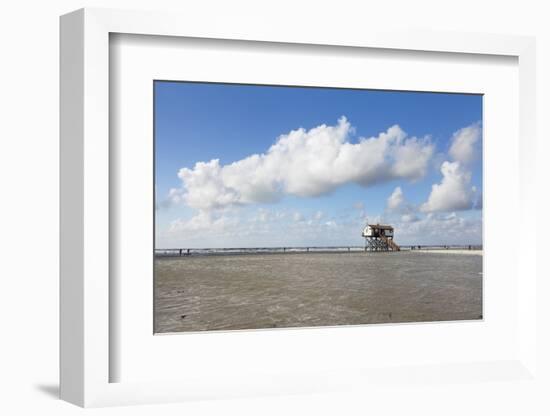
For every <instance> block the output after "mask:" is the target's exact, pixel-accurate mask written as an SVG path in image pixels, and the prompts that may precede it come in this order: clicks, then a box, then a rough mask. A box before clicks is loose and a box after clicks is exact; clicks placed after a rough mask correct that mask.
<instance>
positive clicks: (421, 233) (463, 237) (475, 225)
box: [394, 212, 482, 245]
mask: <svg viewBox="0 0 550 416" xmlns="http://www.w3.org/2000/svg"><path fill="white" fill-rule="evenodd" d="M404 217H405V216H404ZM394 227H395V234H396V235H395V238H396V241H397V243H398V244H402V245H407V244H415V245H417V244H481V241H482V239H481V230H482V222H481V218H479V217H477V216H476V217H474V218H464V217H462V216H460V215H458V214H457V213H456V212H451V213H448V214H443V213H439V214H437V213H429V214H427V215H424V216H422V218H418V217H416V216H414V218H402V219H401V221H400V222H397V223H395V224H394Z"/></svg>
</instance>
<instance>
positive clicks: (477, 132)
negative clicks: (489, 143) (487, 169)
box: [449, 123, 481, 164]
mask: <svg viewBox="0 0 550 416" xmlns="http://www.w3.org/2000/svg"><path fill="white" fill-rule="evenodd" d="M480 138H481V124H480V123H475V124H472V125H470V126H468V127H464V128H462V129H460V130H458V131H456V132H455V133H454V134H453V137H452V138H451V147H450V149H449V155H450V156H451V157H452V158H453V159H454V160H455V161H458V162H460V163H462V164H468V163H470V162H472V161H473V160H474V159H475V158H476V157H477V156H478V150H479V149H478V146H477V144H478V142H479V139H480Z"/></svg>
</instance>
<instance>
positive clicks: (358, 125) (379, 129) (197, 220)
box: [154, 81, 482, 248]
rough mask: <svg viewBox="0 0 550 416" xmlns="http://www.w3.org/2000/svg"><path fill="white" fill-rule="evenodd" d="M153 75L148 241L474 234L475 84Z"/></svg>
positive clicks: (444, 238) (227, 242)
mask: <svg viewBox="0 0 550 416" xmlns="http://www.w3.org/2000/svg"><path fill="white" fill-rule="evenodd" d="M154 88H155V177H156V204H157V209H156V246H157V247H159V248H162V247H220V246H221V247H228V246H231V247H245V246H279V245H287V246H289V245H313V244H315V245H319V246H322V245H361V244H362V239H361V237H360V233H361V227H362V224H363V223H364V222H365V221H366V219H368V220H369V221H370V222H372V221H381V222H382V221H383V222H390V223H392V224H394V225H395V227H396V241H397V242H398V243H402V244H430V243H432V244H479V243H481V212H482V211H481V209H480V208H481V207H480V201H481V196H482V155H481V147H482V146H481V141H482V138H481V130H482V129H481V120H482V97H481V96H480V95H466V94H442V93H417V92H394V91H373V90H351V89H330V88H300V87H278V86H253V85H235V84H205V83H185V82H164V81H163V82H159V81H157V82H155V85H154ZM291 132H294V133H291ZM274 145H276V146H274ZM272 146H274V147H272ZM270 149H271V150H270ZM215 160H218V161H217V162H215V163H214V162H213V161H215ZM434 186H435V187H436V188H437V189H435V190H434V188H433V187H434ZM392 195H393V197H392Z"/></svg>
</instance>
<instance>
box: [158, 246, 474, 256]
mask: <svg viewBox="0 0 550 416" xmlns="http://www.w3.org/2000/svg"><path fill="white" fill-rule="evenodd" d="M400 248H401V250H402V251H413V250H481V249H482V247H481V246H480V245H401V246H400ZM363 251H365V247H364V246H331V247H326V246H325V247H321V246H319V247H315V246H310V247H231V248H229V247H226V248H157V249H155V256H158V257H174V256H176V257H184V256H207V255H237V254H293V253H357V252H363Z"/></svg>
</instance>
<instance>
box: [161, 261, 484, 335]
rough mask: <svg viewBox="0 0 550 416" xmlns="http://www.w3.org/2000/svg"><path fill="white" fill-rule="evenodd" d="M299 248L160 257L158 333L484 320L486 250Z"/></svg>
mask: <svg viewBox="0 0 550 416" xmlns="http://www.w3.org/2000/svg"><path fill="white" fill-rule="evenodd" d="M445 254H446V255H444V256H443V255H441V253H430V252H422V253H419V252H397V253H391V252H390V253H353V252H352V253H328V254H327V253H322V254H321V253H300V254H253V255H226V256H196V257H193V256H190V257H164V258H157V259H156V260H155V332H157V333H166V332H183V331H207V330H235V329H256V328H288V327H312V326H334V325H359V324H375V323H397V322H426V321H446V320H469V319H480V318H481V317H482V256H480V255H468V256H467V255H463V254H457V253H451V252H446V253H445Z"/></svg>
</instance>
